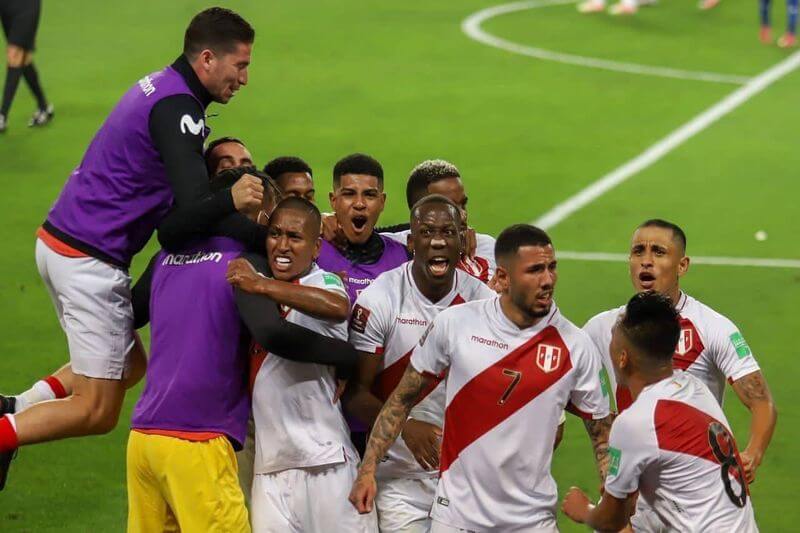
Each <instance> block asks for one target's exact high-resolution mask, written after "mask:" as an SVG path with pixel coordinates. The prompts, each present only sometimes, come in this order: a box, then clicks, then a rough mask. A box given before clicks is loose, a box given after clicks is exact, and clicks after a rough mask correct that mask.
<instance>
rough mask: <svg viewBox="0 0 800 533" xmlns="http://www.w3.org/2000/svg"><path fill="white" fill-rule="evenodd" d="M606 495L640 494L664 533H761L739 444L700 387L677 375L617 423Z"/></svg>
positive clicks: (611, 443)
mask: <svg viewBox="0 0 800 533" xmlns="http://www.w3.org/2000/svg"><path fill="white" fill-rule="evenodd" d="M609 456H610V458H611V462H610V465H609V471H608V476H607V477H606V482H605V491H606V492H607V493H608V494H610V495H612V496H614V497H615V498H626V497H627V496H628V495H629V494H633V493H634V492H636V491H639V497H640V498H644V500H645V501H646V502H647V503H648V504H649V505H650V507H651V508H652V509H653V510H654V511H655V512H656V514H657V515H658V517H659V518H660V519H661V521H662V522H663V523H664V524H669V526H668V527H667V529H666V530H667V531H676V532H695V531H696V532H701V531H720V532H722V531H736V532H737V533H751V532H757V531H758V527H757V526H756V522H755V518H754V516H753V505H752V502H751V501H750V494H749V492H748V488H747V483H746V482H744V470H743V469H742V462H741V459H740V458H739V452H738V449H737V447H736V442H735V440H734V438H733V435H732V433H731V429H730V425H729V424H728V421H727V419H726V418H725V414H724V413H723V412H722V407H721V406H720V405H719V402H718V401H717V399H716V398H715V397H714V396H712V394H711V393H710V391H709V390H708V388H707V387H706V386H705V385H704V384H703V382H702V381H701V380H700V379H699V378H697V377H695V376H693V375H691V374H689V373H687V372H681V371H676V372H675V374H674V375H673V376H671V377H669V378H666V379H663V380H661V381H659V382H657V383H654V384H652V385H649V386H647V387H645V388H644V390H642V392H641V394H640V395H639V397H638V398H637V399H636V401H634V402H633V404H632V405H631V406H630V407H629V408H628V409H626V410H625V412H624V413H622V414H621V415H619V416H618V417H617V419H616V420H615V421H614V425H613V426H612V428H611V436H610V438H609Z"/></svg>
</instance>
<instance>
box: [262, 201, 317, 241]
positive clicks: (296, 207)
mask: <svg viewBox="0 0 800 533" xmlns="http://www.w3.org/2000/svg"><path fill="white" fill-rule="evenodd" d="M280 209H287V210H292V211H300V212H301V213H306V214H308V215H310V216H311V222H312V223H313V226H314V227H315V228H316V231H317V235H319V232H320V229H321V227H322V215H321V214H320V212H319V208H317V206H316V205H314V204H313V203H311V202H309V201H308V200H306V199H305V198H300V197H299V196H288V197H286V198H284V199H283V200H281V201H280V202H279V203H278V205H276V206H275V209H274V210H273V211H272V215H270V217H269V219H270V222H271V221H273V220H275V213H277V212H278V211H279V210H280Z"/></svg>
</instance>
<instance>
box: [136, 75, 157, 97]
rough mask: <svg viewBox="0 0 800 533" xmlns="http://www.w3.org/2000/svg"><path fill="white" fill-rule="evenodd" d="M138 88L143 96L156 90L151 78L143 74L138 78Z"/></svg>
mask: <svg viewBox="0 0 800 533" xmlns="http://www.w3.org/2000/svg"><path fill="white" fill-rule="evenodd" d="M139 88H140V89H141V90H142V92H143V93H144V95H145V96H150V95H151V94H153V93H154V92H156V86H155V85H153V79H152V78H151V77H150V76H145V77H144V78H142V79H140V80H139Z"/></svg>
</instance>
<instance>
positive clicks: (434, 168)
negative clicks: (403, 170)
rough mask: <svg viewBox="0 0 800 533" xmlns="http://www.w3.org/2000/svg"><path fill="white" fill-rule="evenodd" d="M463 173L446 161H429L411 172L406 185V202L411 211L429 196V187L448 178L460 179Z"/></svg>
mask: <svg viewBox="0 0 800 533" xmlns="http://www.w3.org/2000/svg"><path fill="white" fill-rule="evenodd" d="M460 177H461V173H460V172H459V171H458V168H456V166H455V165H454V164H453V163H450V162H449V161H445V160H444V159H428V160H427V161H423V162H422V163H420V164H419V165H417V166H415V167H414V168H413V169H412V170H411V174H409V176H408V183H406V202H407V203H408V207H409V209H410V208H411V207H412V206H413V205H414V204H415V203H417V202H418V201H419V199H420V198H422V197H423V196H426V195H427V194H428V186H429V185H430V184H431V183H436V182H437V181H441V180H444V179H448V178H460Z"/></svg>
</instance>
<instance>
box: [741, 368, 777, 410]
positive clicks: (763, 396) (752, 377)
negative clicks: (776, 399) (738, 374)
mask: <svg viewBox="0 0 800 533" xmlns="http://www.w3.org/2000/svg"><path fill="white" fill-rule="evenodd" d="M734 385H735V386H736V388H738V389H739V394H740V395H741V396H742V398H743V399H744V400H745V403H747V404H748V405H749V403H750V402H758V401H764V400H767V401H770V400H772V395H771V394H770V392H769V387H768V386H767V381H766V380H765V379H764V374H762V373H761V372H753V373H751V374H748V375H746V376H745V377H743V378H741V379H737V380H736V382H735V383H734Z"/></svg>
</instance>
